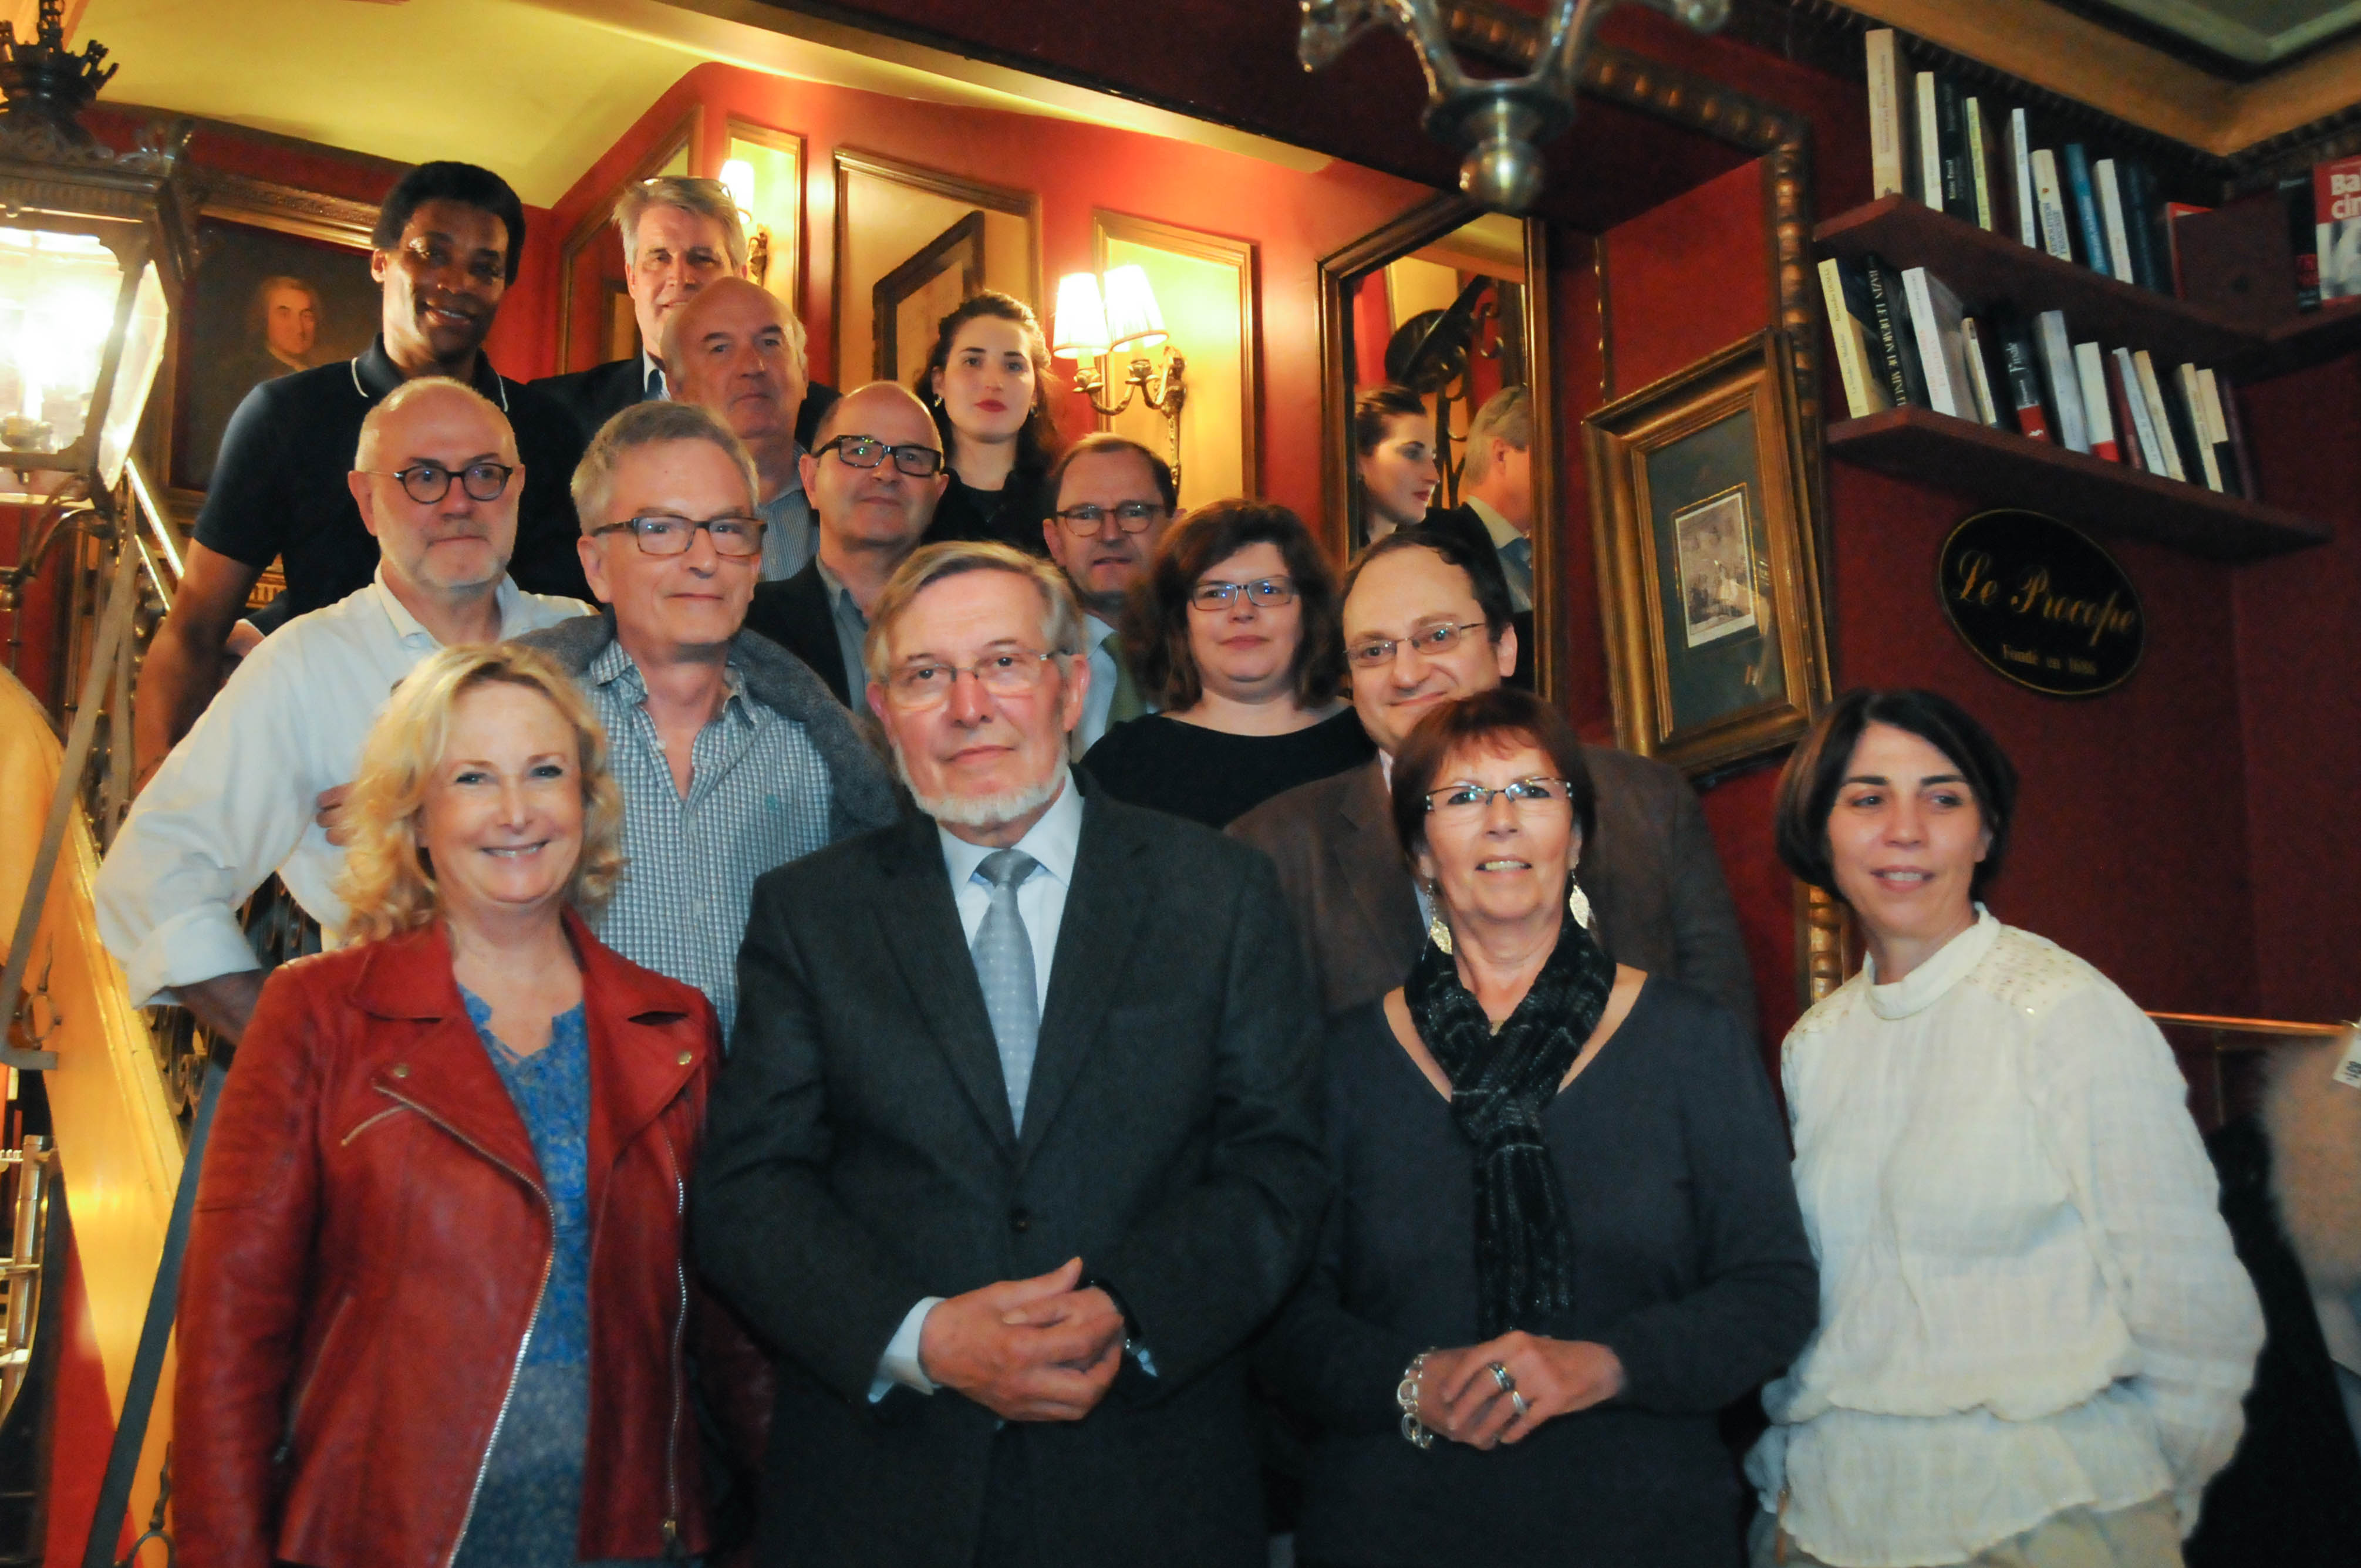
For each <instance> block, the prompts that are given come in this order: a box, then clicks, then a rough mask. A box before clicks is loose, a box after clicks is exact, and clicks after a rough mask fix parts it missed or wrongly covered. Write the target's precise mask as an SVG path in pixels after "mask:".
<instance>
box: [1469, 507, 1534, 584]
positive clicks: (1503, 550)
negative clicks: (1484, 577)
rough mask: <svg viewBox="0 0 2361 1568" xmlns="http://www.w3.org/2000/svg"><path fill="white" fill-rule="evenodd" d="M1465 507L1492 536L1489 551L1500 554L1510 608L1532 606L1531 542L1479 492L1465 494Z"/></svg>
mask: <svg viewBox="0 0 2361 1568" xmlns="http://www.w3.org/2000/svg"><path fill="white" fill-rule="evenodd" d="M1467 510H1469V511H1472V512H1474V513H1475V514H1476V521H1478V522H1480V523H1482V524H1483V525H1484V532H1486V533H1488V534H1489V535H1491V537H1492V553H1493V554H1496V555H1498V556H1499V558H1500V573H1501V576H1505V577H1507V578H1508V579H1509V608H1510V609H1515V610H1519V611H1522V610H1528V609H1532V608H1533V545H1532V540H1530V539H1527V538H1526V537H1525V536H1524V534H1523V533H1521V532H1519V530H1518V528H1517V525H1516V524H1515V523H1513V522H1510V521H1509V520H1508V519H1507V518H1506V517H1504V516H1502V515H1501V512H1500V509H1499V508H1498V507H1496V506H1494V505H1493V504H1492V503H1491V502H1490V501H1488V500H1486V499H1484V498H1483V497H1481V496H1469V497H1468V498H1467Z"/></svg>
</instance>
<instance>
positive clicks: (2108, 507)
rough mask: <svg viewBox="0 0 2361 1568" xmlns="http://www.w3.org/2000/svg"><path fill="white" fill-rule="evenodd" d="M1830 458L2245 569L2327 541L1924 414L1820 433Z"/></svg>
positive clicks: (2248, 511) (2129, 470)
mask: <svg viewBox="0 0 2361 1568" xmlns="http://www.w3.org/2000/svg"><path fill="white" fill-rule="evenodd" d="M1828 455H1830V456H1832V457H1841V458H1843V459H1844V460H1845V461H1846V462H1848V463H1856V464H1859V465H1860V466H1862V467H1864V468H1873V469H1875V470H1876V471H1877V472H1879V473H1881V474H1891V475H1893V476H1894V477H1896V478H1903V479H1914V480H1916V481H1918V482H1920V483H1922V484H1928V485H1937V486H1940V487H1941V488H1944V489H1948V490H1956V491H1958V492H1959V493H1960V494H1961V495H1966V496H1972V497H1974V498H1975V499H1978V500H1979V501H1983V502H1987V503H1989V504H1991V505H1993V506H2013V507H2024V508H2026V509H2028V510H2034V511H2042V512H2048V511H2062V512H2064V513H2066V514H2067V515H2068V517H2069V518H2070V521H2073V522H2075V523H2076V524H2078V525H2080V526H2081V527H2084V528H2087V529H2089V530H2090V531H2091V532H2094V533H2107V534H2112V535H2114V536H2115V537H2117V538H2120V539H2139V540H2146V541H2147V542H2149V543H2157V544H2163V545H2168V546H2169V547H2171V548H2173V549H2176V550H2182V551H2186V552H2188V553H2189V554H2192V555H2202V556H2206V557H2209V558H2211V559H2213V560H2218V561H2252V560H2258V559H2260V558H2262V557H2264V556H2267V555H2278V554H2285V553H2287V552H2289V551H2291V550H2301V549H2305V548H2308V547H2310V546H2312V545H2315V544H2325V543H2328V541H2329V539H2330V537H2331V532H2330V530H2329V528H2328V527H2327V525H2325V524H2323V523H2318V522H2314V521H2311V520H2310V519H2308V518H2301V517H2298V516H2297V515H2295V514H2294V513H2293V512H2289V511H2282V510H2279V508H2277V507H2272V506H2266V505H2264V504H2263V503H2262V502H2260V501H2250V500H2246V499H2243V498H2241V497H2237V496H2225V495H2221V494H2218V493H2217V492H2215V491H2213V490H2209V489H2207V488H2205V487H2204V486H2202V485H2187V484H2183V483H2181V482H2180V480H2178V479H2168V478H2160V477H2158V476H2156V475H2154V474H2147V473H2142V472H2141V471H2140V470H2138V469H2136V468H2133V467H2131V466H2127V465H2125V464H2122V463H2110V462H2108V461H2107V460H2106V459H2105V458H2103V457H2092V456H2090V455H2087V454H2085V453H2081V452H2072V451H2069V450H2068V449H2067V448H2065V447H2063V446H2059V445H2057V444H2054V443H2051V442H2047V441H2030V440H2027V439H2026V437H2024V436H2022V435H2019V434H2017V433H2015V432H2014V431H2007V430H1994V429H1992V428H1991V427H1989V426H1986V425H1982V424H1978V423H1976V422H1973V421H1971V420H1963V419H1954V418H1952V417H1951V416H1950V415H1949V414H1938V413H1936V412H1935V411H1932V410H1930V409H1887V410H1886V411H1884V412H1883V413H1874V414H1872V415H1870V416H1869V417H1868V418H1867V419H1855V420H1847V421H1845V422H1842V423H1840V424H1832V425H1830V426H1828Z"/></svg>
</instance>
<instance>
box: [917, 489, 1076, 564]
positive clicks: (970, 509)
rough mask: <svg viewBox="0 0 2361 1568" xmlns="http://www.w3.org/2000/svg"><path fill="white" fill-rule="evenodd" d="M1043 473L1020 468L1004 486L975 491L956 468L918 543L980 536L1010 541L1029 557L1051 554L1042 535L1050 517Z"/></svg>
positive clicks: (932, 542) (999, 540)
mask: <svg viewBox="0 0 2361 1568" xmlns="http://www.w3.org/2000/svg"><path fill="white" fill-rule="evenodd" d="M1048 516H1049V500H1048V498H1047V496H1046V495H1045V494H1044V492H1043V487H1042V483H1041V475H1040V473H1039V472H1038V470H1029V469H1025V468H1018V469H1017V470H1016V471H1015V472H1014V473H1012V474H1010V475H1009V476H1008V483H1007V484H1006V486H1005V487H1004V488H1000V489H997V490H979V489H975V488H972V487H971V486H970V485H969V484H968V483H967V481H966V480H964V479H962V478H961V477H959V474H958V473H957V471H956V470H954V471H953V472H952V474H951V477H950V484H949V485H946V486H945V487H944V488H943V499H941V500H939V501H937V502H936V503H935V519H934V521H932V522H930V523H928V525H927V532H926V533H925V535H924V536H923V537H922V538H921V539H920V540H919V543H921V544H940V543H942V542H943V541H944V540H946V539H983V540H989V541H991V542H992V543H995V544H1009V545H1014V546H1015V547H1016V548H1017V549H1019V550H1022V551H1024V552H1025V553H1026V554H1028V555H1047V554H1049V542H1048V541H1046V540H1044V539H1043V538H1042V537H1041V521H1042V520H1043V519H1044V518H1046V517H1048Z"/></svg>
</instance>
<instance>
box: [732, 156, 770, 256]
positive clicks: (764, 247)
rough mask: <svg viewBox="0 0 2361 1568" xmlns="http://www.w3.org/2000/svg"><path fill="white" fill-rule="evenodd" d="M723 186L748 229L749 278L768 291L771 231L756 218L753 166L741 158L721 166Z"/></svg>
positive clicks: (740, 220) (740, 219)
mask: <svg viewBox="0 0 2361 1568" xmlns="http://www.w3.org/2000/svg"><path fill="white" fill-rule="evenodd" d="M721 183H722V184H724V185H726V186H728V187H729V188H730V200H731V201H733V202H735V203H738V221H739V222H740V223H741V224H743V225H745V227H746V276H747V277H748V278H750V279H752V280H753V282H754V284H755V286H756V287H758V288H767V287H769V280H770V276H771V231H770V230H769V229H768V228H766V227H764V226H763V222H762V220H761V219H759V218H757V217H755V216H754V166H753V164H752V163H751V162H749V161H747V160H746V159H742V158H733V159H730V161H729V162H727V163H724V164H723V165H722V166H721Z"/></svg>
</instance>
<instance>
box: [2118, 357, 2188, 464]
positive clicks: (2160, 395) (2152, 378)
mask: <svg viewBox="0 0 2361 1568" xmlns="http://www.w3.org/2000/svg"><path fill="white" fill-rule="evenodd" d="M2132 367H2133V368H2134V369H2136V370H2137V371H2138V372H2139V389H2140V400H2141V401H2143V402H2145V403H2147V419H2148V423H2149V424H2150V425H2152V426H2154V427H2155V430H2156V449H2157V454H2158V456H2160V457H2162V458H2163V459H2164V461H2163V463H2162V464H2161V465H2160V466H2161V468H2162V470H2163V472H2165V473H2167V474H2169V475H2170V476H2171V477H2174V478H2176V479H2179V480H2181V481H2182V482H2183V483H2186V482H2187V481H2188V478H2189V470H2188V469H2186V468H2184V467H2182V466H2180V444H2179V443H2178V442H2176V441H2175V440H2173V437H2172V414H2171V411H2169V409H2168V408H2167V407H2166V405H2165V400H2164V384H2163V383H2162V382H2160V381H2158V379H2157V378H2156V361H2155V360H2154V359H2153V358H2151V357H2150V356H2149V355H2148V351H2147V349H2145V348H2143V349H2140V350H2139V351H2137V352H2136V353H2135V354H2134V355H2133V356H2132Z"/></svg>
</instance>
